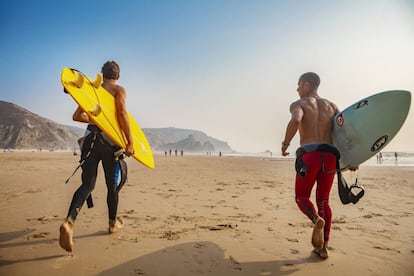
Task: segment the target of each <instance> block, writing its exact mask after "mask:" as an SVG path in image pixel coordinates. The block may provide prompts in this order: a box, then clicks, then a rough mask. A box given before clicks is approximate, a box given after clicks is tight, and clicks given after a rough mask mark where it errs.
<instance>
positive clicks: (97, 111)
mask: <svg viewBox="0 0 414 276" xmlns="http://www.w3.org/2000/svg"><path fill="white" fill-rule="evenodd" d="M101 111H102V107H101V105H100V104H96V105H95V107H94V108H93V109H91V110H89V112H90V113H91V114H92V115H93V116H98V115H99V114H100V113H101Z"/></svg>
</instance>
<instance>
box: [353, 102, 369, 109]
mask: <svg viewBox="0 0 414 276" xmlns="http://www.w3.org/2000/svg"><path fill="white" fill-rule="evenodd" d="M366 105H368V100H362V101H360V102H359V103H358V104H357V105H356V106H355V107H354V109H358V108H361V107H364V106H366Z"/></svg>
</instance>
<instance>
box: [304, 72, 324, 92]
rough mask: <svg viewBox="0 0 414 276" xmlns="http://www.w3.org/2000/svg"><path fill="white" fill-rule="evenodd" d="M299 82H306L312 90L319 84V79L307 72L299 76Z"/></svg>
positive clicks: (314, 74)
mask: <svg viewBox="0 0 414 276" xmlns="http://www.w3.org/2000/svg"><path fill="white" fill-rule="evenodd" d="M299 81H304V82H308V83H309V84H310V86H311V88H312V89H316V88H318V87H319V84H320V83H321V79H320V78H319V76H318V75H317V74H316V73H313V72H308V73H305V74H303V75H302V76H300V78H299Z"/></svg>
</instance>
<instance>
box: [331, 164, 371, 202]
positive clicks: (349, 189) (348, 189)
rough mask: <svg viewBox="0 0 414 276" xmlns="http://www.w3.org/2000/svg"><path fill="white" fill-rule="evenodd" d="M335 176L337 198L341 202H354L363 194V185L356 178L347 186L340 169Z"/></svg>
mask: <svg viewBox="0 0 414 276" xmlns="http://www.w3.org/2000/svg"><path fill="white" fill-rule="evenodd" d="M337 176H338V192H339V198H340V199H341V202H342V204H349V203H351V202H352V203H353V204H356V203H357V202H358V201H359V200H360V199H361V198H362V197H363V196H364V194H365V190H364V187H362V186H361V185H359V184H358V179H356V180H355V184H353V185H351V186H348V184H347V183H346V181H345V178H344V177H343V176H342V172H341V171H338V173H337ZM355 192H356V193H355Z"/></svg>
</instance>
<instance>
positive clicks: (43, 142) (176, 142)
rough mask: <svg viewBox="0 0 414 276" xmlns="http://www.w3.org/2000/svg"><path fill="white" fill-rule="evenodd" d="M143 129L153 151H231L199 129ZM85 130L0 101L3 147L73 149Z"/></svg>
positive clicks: (76, 146) (223, 143)
mask: <svg viewBox="0 0 414 276" xmlns="http://www.w3.org/2000/svg"><path fill="white" fill-rule="evenodd" d="M143 131H144V133H145V135H146V136H147V138H148V141H149V142H150V145H151V147H152V149H153V150H154V151H164V150H169V149H172V150H175V149H177V150H184V151H190V152H205V151H222V152H230V151H232V149H231V148H230V147H229V145H228V144H227V143H226V142H222V141H219V140H217V139H215V138H212V137H210V136H208V135H206V134H205V133H203V132H201V131H198V130H190V129H179V128H145V129H143ZM83 133H84V130H83V129H80V128H77V127H72V126H65V125H61V124H58V123H56V122H54V121H51V120H49V119H46V118H43V117H41V116H39V115H37V114H34V113H32V112H30V111H29V110H27V109H25V108H23V107H20V106H18V105H15V104H13V103H8V102H5V101H0V148H5V149H47V150H55V149H56V150H73V149H74V148H76V149H78V145H77V140H78V139H79V138H80V137H81V136H82V135H83Z"/></svg>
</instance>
